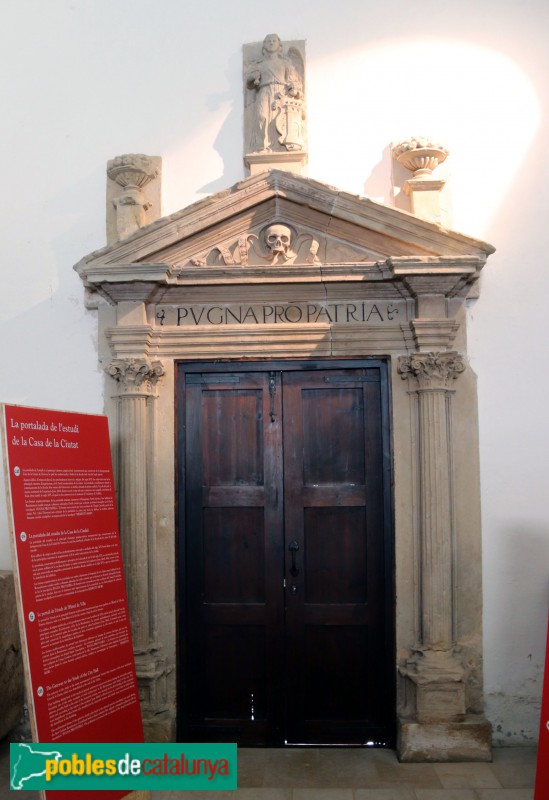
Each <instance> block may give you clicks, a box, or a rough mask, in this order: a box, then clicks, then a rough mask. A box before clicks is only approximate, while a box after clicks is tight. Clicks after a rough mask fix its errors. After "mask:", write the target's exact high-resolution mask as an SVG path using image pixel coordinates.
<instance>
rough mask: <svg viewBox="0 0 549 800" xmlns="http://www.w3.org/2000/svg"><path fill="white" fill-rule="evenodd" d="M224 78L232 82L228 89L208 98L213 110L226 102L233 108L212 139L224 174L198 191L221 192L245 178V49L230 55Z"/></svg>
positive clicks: (206, 192)
mask: <svg viewBox="0 0 549 800" xmlns="http://www.w3.org/2000/svg"><path fill="white" fill-rule="evenodd" d="M225 78H226V80H227V81H228V83H229V88H228V89H227V91H226V92H223V93H219V94H210V95H208V97H207V98H206V104H207V107H208V111H210V112H217V111H219V110H220V109H221V107H222V106H223V105H225V104H226V105H227V106H228V107H229V109H230V110H229V113H228V114H227V116H226V117H225V120H224V122H223V124H222V125H221V127H220V128H219V132H218V134H217V136H216V137H215V140H214V142H213V146H214V149H215V151H216V152H217V153H218V154H219V156H220V158H221V161H222V164H223V173H222V175H220V176H219V178H216V179H215V180H214V181H211V182H210V183H207V184H205V185H204V186H201V187H200V189H197V193H204V194H212V193H215V192H220V191H222V190H224V189H226V188H227V187H228V186H232V185H233V184H234V183H237V182H238V181H240V180H242V178H243V171H244V153H243V141H244V118H243V107H242V103H243V99H242V101H239V98H241V97H242V98H243V97H244V84H243V78H242V52H241V51H240V50H239V51H238V52H237V53H234V54H233V55H232V56H231V58H230V60H229V64H228V67H227V70H226V71H225Z"/></svg>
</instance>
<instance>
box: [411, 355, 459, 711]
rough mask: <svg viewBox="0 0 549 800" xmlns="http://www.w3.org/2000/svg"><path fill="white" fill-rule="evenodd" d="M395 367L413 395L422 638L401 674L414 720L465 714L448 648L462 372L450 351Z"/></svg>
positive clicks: (451, 647)
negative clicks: (455, 426)
mask: <svg viewBox="0 0 549 800" xmlns="http://www.w3.org/2000/svg"><path fill="white" fill-rule="evenodd" d="M398 370H399V372H400V374H401V375H402V377H403V378H407V379H409V380H410V388H411V389H412V391H413V392H415V393H416V394H417V410H418V420H417V425H418V473H419V474H418V478H419V480H418V506H419V547H420V553H421V569H420V585H419V587H418V597H419V603H420V622H421V625H420V641H419V643H418V650H417V653H416V655H415V656H414V657H413V658H411V659H410V660H409V662H408V664H407V666H406V668H405V669H404V670H402V671H403V674H405V675H406V676H407V677H408V678H410V679H411V681H412V682H413V683H414V684H415V686H416V687H417V692H416V696H415V706H416V708H415V713H416V716H417V718H418V719H419V720H420V721H430V720H436V719H456V718H458V717H460V716H462V715H463V714H464V713H465V690H464V684H463V669H462V667H461V665H460V663H459V661H458V659H457V658H456V657H455V654H454V652H453V650H454V645H455V642H454V631H453V618H454V587H453V541H452V539H453V524H452V493H453V487H452V470H451V459H452V453H451V448H452V442H451V430H452V425H451V394H452V389H451V388H450V387H451V384H452V382H453V381H455V379H456V378H457V377H458V376H459V375H460V374H461V373H462V372H463V371H464V370H465V364H464V362H463V359H462V357H461V356H460V355H459V354H458V353H455V352H444V353H416V354H414V355H412V356H409V357H406V358H401V359H400V360H399V365H398Z"/></svg>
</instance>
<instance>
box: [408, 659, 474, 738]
mask: <svg viewBox="0 0 549 800" xmlns="http://www.w3.org/2000/svg"><path fill="white" fill-rule="evenodd" d="M399 671H400V674H401V675H402V676H403V677H404V678H405V681H406V683H405V687H406V708H407V711H408V714H409V715H410V717H411V718H412V719H414V720H415V721H416V722H418V723H420V724H422V725H423V724H426V723H430V722H461V721H463V720H464V719H465V713H466V705H465V681H464V670H463V667H462V666H461V664H460V663H459V661H458V659H457V658H456V657H455V655H454V654H453V652H452V651H448V650H446V651H445V650H442V651H436V650H425V651H418V652H417V653H416V654H415V655H414V656H413V657H412V658H410V659H408V661H407V662H406V666H404V667H401V668H400V670H399Z"/></svg>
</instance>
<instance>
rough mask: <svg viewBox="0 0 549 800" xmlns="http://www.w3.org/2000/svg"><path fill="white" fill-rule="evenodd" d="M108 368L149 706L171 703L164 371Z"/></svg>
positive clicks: (140, 669) (134, 364)
mask: <svg viewBox="0 0 549 800" xmlns="http://www.w3.org/2000/svg"><path fill="white" fill-rule="evenodd" d="M107 373H108V374H109V375H110V376H111V377H112V378H113V379H114V380H115V381H116V382H117V384H118V392H117V395H116V396H117V399H118V426H117V427H118V450H117V462H118V507H119V517H120V535H121V542H122V556H123V560H124V572H125V577H126V590H127V594H128V606H129V613H130V622H131V630H132V639H133V647H134V654H135V661H136V670H137V678H138V684H139V690H140V699H141V700H142V704H143V709H144V711H147V710H149V711H151V712H153V713H156V714H157V713H158V712H159V711H161V710H162V709H163V706H164V705H165V670H164V669H163V661H162V659H161V658H159V656H158V653H157V651H158V650H159V648H160V645H159V643H158V642H157V640H156V566H155V541H154V537H155V521H154V485H153V483H154V482H153V481H152V475H153V474H154V472H153V471H154V463H155V453H154V428H155V423H154V400H155V387H156V384H157V383H158V381H159V380H160V379H161V378H162V376H163V375H164V368H163V366H162V363H161V362H160V361H152V362H149V361H147V360H146V359H136V358H124V359H114V360H113V361H111V363H110V364H109V367H108V368H107Z"/></svg>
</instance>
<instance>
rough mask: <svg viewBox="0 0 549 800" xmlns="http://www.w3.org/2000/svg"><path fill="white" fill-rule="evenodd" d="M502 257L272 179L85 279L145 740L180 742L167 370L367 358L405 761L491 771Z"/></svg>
mask: <svg viewBox="0 0 549 800" xmlns="http://www.w3.org/2000/svg"><path fill="white" fill-rule="evenodd" d="M273 235H274V236H275V241H274V243H273V242H272V241H271V239H272V236H273ZM278 235H280V237H282V235H283V236H284V237H286V239H287V241H285V240H282V238H281V242H282V245H283V253H284V256H283V255H282V254H280V253H279V252H278V250H275V248H277V247H278V245H277V243H276V237H278ZM273 250H274V251H275V252H274V254H273ZM491 252H493V248H492V247H491V246H490V245H488V244H486V243H484V242H479V241H477V240H475V239H472V238H470V237H467V236H464V235H462V234H460V233H456V232H454V231H450V230H446V229H443V228H441V227H440V226H438V225H436V224H433V223H430V222H426V221H425V220H421V219H418V218H417V217H413V216H412V215H410V214H407V213H405V212H403V211H399V210H397V209H395V208H389V207H387V206H383V205H381V204H379V203H375V202H373V201H371V200H368V199H366V198H361V197H356V196H352V195H349V194H347V193H345V192H340V191H337V190H336V189H333V188H331V187H328V186H324V185H323V184H321V183H318V182H317V181H314V180H310V179H308V178H304V177H300V176H296V175H291V174H289V173H285V172H279V171H277V170H271V171H269V172H265V173H261V174H258V175H255V176H253V177H251V178H248V179H247V180H245V181H243V182H242V183H240V184H238V185H236V186H234V187H232V189H229V190H227V191H226V192H222V193H221V194H219V195H215V196H213V197H210V198H208V199H206V200H204V201H201V202H199V203H197V204H195V205H193V206H191V207H189V208H187V209H184V210H183V211H180V212H178V213H176V214H173V215H172V216H170V217H166V218H164V219H160V220H158V221H156V222H155V223H153V224H151V225H149V226H147V227H144V228H142V229H140V230H138V231H137V232H135V233H134V234H132V235H131V236H129V237H128V238H127V239H125V240H124V241H120V242H117V243H115V244H111V245H110V246H109V247H107V248H105V249H104V250H101V251H98V252H96V253H92V254H91V255H90V256H88V257H86V258H84V259H83V260H82V261H81V262H80V263H79V264H78V266H77V269H78V272H79V274H80V275H81V277H82V279H83V280H84V282H85V285H86V287H87V289H88V290H89V295H90V300H89V306H90V308H96V309H97V311H98V314H99V358H100V362H101V364H102V365H103V367H104V369H105V370H106V373H107V375H108V376H109V378H108V387H109V388H108V391H107V392H106V397H107V400H106V411H107V413H108V414H109V417H110V427H111V431H112V440H113V455H114V466H115V473H116V476H117V477H116V480H117V486H118V501H119V513H120V527H121V536H122V549H123V554H124V559H125V570H126V582H127V589H128V599H129V606H130V616H131V623H132V636H133V642H134V651H135V658H136V666H137V675H138V682H139V687H140V695H141V701H142V709H143V716H144V723H145V729H146V731H147V736H148V737H149V738H150V739H151V740H159V741H162V740H166V739H167V740H169V739H172V738H175V736H176V719H177V713H178V711H177V709H178V707H179V701H178V687H177V683H176V679H175V678H176V674H177V672H178V670H179V668H180V665H179V663H178V659H179V653H178V651H177V649H176V641H177V627H178V621H177V612H176V594H177V587H176V575H177V574H178V572H177V568H176V552H177V548H176V539H177V525H176V513H175V508H176V502H175V497H174V486H175V483H176V480H175V479H176V474H177V468H178V462H177V460H176V458H175V447H174V440H175V433H176V418H175V414H174V393H175V383H176V371H177V370H176V364H177V363H179V362H185V363H191V362H199V361H200V362H204V361H209V362H212V361H223V362H225V363H228V362H229V361H235V360H236V361H239V362H241V361H251V360H258V359H261V360H275V359H284V360H292V359H294V360H298V359H301V360H306V361H319V360H321V359H362V360H364V359H367V358H371V357H372V358H377V359H383V360H384V361H385V362H386V363H387V367H388V372H389V385H390V387H391V392H390V397H389V409H390V417H391V421H392V437H393V451H392V453H393V463H392V474H393V478H394V487H393V498H394V513H393V522H394V567H395V570H394V589H395V593H394V595H395V598H396V609H395V649H394V660H393V663H392V666H391V669H390V674H389V679H390V681H391V682H392V686H393V688H394V691H395V695H396V714H397V750H398V753H399V756H400V758H401V759H403V760H407V761H413V760H489V758H490V747H491V741H490V725H489V724H488V722H487V721H486V719H485V718H484V704H483V687H482V587H481V536H480V507H479V495H480V493H479V484H480V479H479V465H478V430H477V427H478V426H477V398H476V377H475V375H474V373H473V371H472V369H471V367H470V365H469V363H468V360H467V338H466V301H467V298H468V297H471V296H473V295H474V293H475V292H477V291H478V278H479V275H480V271H481V269H482V267H483V265H484V263H485V261H486V258H487V256H488V255H489V254H490V253H491ZM267 371H268V370H267ZM180 479H181V476H180ZM182 691H183V692H184V691H185V686H183V687H182V686H181V685H180V686H179V694H181V692H182Z"/></svg>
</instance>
